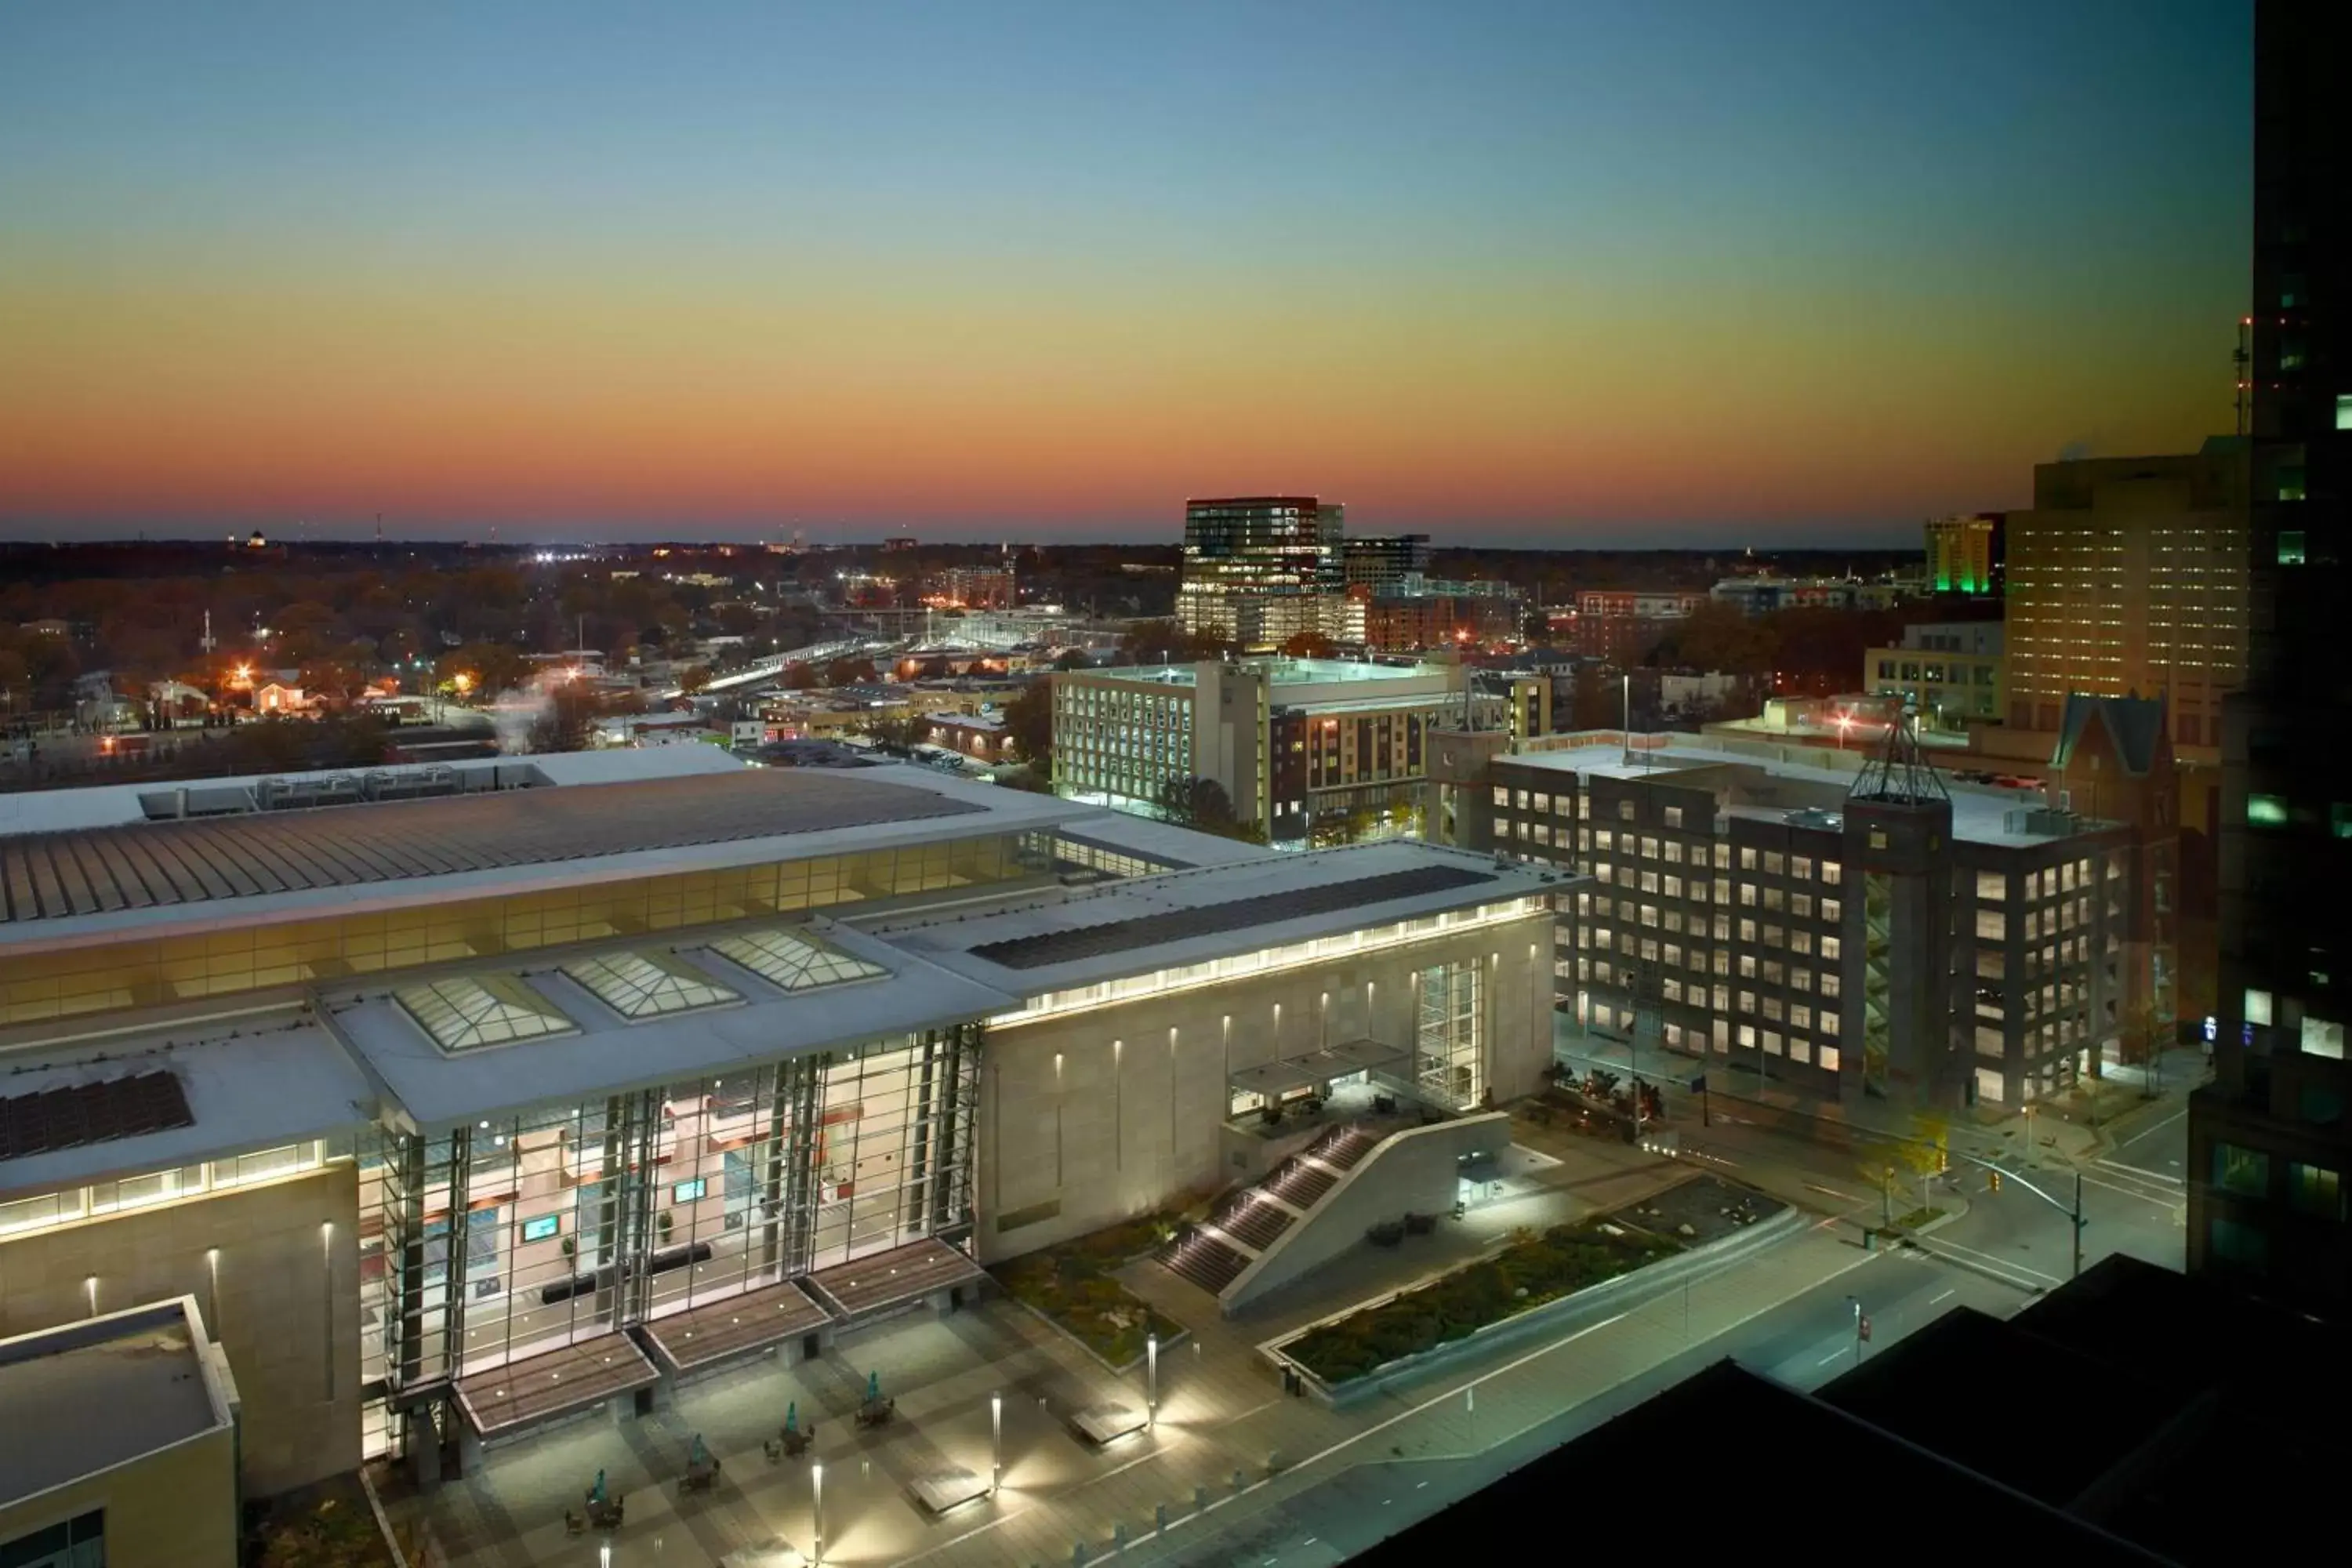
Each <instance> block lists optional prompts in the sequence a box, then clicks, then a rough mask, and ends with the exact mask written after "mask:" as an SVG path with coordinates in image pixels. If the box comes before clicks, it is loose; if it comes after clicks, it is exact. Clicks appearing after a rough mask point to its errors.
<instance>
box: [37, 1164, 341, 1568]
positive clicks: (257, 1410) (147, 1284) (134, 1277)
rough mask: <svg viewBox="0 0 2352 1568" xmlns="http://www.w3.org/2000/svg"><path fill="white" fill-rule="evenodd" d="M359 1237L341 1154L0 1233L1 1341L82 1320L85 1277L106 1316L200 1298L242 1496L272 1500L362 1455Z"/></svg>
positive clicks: (86, 1306)
mask: <svg viewBox="0 0 2352 1568" xmlns="http://www.w3.org/2000/svg"><path fill="white" fill-rule="evenodd" d="M329 1226H331V1227H332V1228H331V1229H329V1228H327V1227H329ZM358 1237H359V1181H358V1175H357V1172H356V1170H355V1168H354V1167H353V1166H352V1164H351V1163H349V1162H348V1161H344V1162H338V1163H332V1164H330V1165H327V1166H324V1167H322V1168H320V1169H318V1170H314V1171H309V1172H304V1173H300V1174H298V1175H291V1176H288V1177H285V1178H283V1179H282V1180H278V1181H265V1182H258V1183H256V1184H252V1185H250V1186H238V1187H229V1188H225V1189H222V1190H220V1191H216V1192H213V1193H209V1194H205V1195H204V1196H202V1197H197V1198H191V1199H189V1200H187V1201H185V1202H183V1203H171V1204H162V1205H156V1206H154V1207H152V1208H135V1209H128V1210H123V1211H120V1212H118V1213H114V1214H109V1215H100V1216H99V1217H97V1218H94V1219H89V1220H85V1221H82V1222H80V1223H79V1224H74V1225H62V1226H54V1227H51V1228H47V1229H41V1230H32V1231H26V1232H22V1233H19V1234H17V1235H15V1236H12V1237H8V1238H7V1239H6V1240H5V1241H0V1337H5V1336H7V1335H11V1334H21V1333H29V1332H31V1331H34V1330H37V1329H46V1328H52V1327H55V1326H56V1325H57V1324H59V1323H67V1322H72V1321H76V1320H78V1319H81V1318H86V1317H89V1316H90V1315H91V1300H90V1296H91V1285H90V1282H91V1281H92V1280H93V1279H95V1280H96V1281H97V1310H98V1311H100V1312H111V1311H116V1310H121V1309H122V1308H125V1307H131V1306H137V1305H139V1304H141V1303H142V1302H147V1301H157V1300H168V1299H169V1298H171V1297H174V1296H194V1298H195V1299H196V1303H197V1305H198V1307H199V1308H200V1309H201V1310H203V1313H204V1319H205V1329H206V1331H208V1332H210V1333H211V1335H212V1336H213V1338H214V1340H215V1342H218V1343H219V1344H220V1345H221V1347H222V1348H223V1350H225V1351H226V1352H227V1355H228V1363H229V1368H230V1371H231V1372H232V1373H233V1374H234V1375H235V1376H236V1386H237V1392H238V1394H239V1396H240V1397H241V1398H242V1400H243V1402H244V1430H243V1432H242V1434H241V1437H240V1447H241V1453H242V1456H243V1474H244V1481H245V1489H246V1492H247V1495H248V1496H254V1497H267V1496H269V1495H271V1494H273V1493H277V1492H281V1491H286V1490H288V1489H291V1488H294V1487H298V1486H302V1485H304V1484H306V1483H308V1482H310V1481H314V1480H318V1479H320V1478H322V1477H326V1476H331V1475H335V1474H338V1473H340V1472H341V1471H344V1470H348V1469H352V1468H356V1467H357V1466H358V1464H359V1462H360V1394H359V1383H360V1376H359V1373H360V1322H359V1311H358V1302H359V1295H360V1286H359V1249H358ZM215 1249H217V1250H218V1254H219V1257H218V1260H217V1264H218V1288H217V1292H215V1268H214V1259H213V1258H211V1257H210V1256H209V1255H210V1254H211V1253H212V1252H213V1251H214V1250H215ZM111 1560H112V1559H111V1557H110V1558H109V1561H111Z"/></svg>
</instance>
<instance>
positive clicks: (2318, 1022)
mask: <svg viewBox="0 0 2352 1568" xmlns="http://www.w3.org/2000/svg"><path fill="white" fill-rule="evenodd" d="M2299 1043H2300V1044H2301V1046H2302V1047H2303V1054H2304V1055H2305V1056H2307V1057H2326V1058H2329V1059H2330V1060H2332V1061H2339V1062H2340V1061H2342V1060H2343V1059H2344V1026H2343V1025H2341V1024H2338V1023H2336V1022H2334V1021H2333V1020H2331V1019H2326V1018H2315V1017H2313V1016H2311V1015H2310V1014H2308V1013H2306V1014H2305V1015H2304V1016H2303V1038H2302V1040H2301V1041H2300V1042H2299Z"/></svg>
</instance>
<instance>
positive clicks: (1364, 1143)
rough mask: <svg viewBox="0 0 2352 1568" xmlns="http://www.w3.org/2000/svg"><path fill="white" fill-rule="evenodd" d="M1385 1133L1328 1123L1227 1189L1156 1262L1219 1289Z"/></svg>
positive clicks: (1205, 1286) (1205, 1287)
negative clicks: (1243, 1183)
mask: <svg viewBox="0 0 2352 1568" xmlns="http://www.w3.org/2000/svg"><path fill="white" fill-rule="evenodd" d="M1385 1136H1386V1134H1385V1133H1381V1132H1376V1131H1372V1130H1371V1129H1370V1128H1366V1127H1360V1126H1357V1125H1355V1124H1354V1123H1352V1122H1343V1123H1341V1124H1340V1125H1339V1126H1336V1127H1333V1128H1331V1129H1329V1130H1328V1131H1325V1132H1324V1133H1323V1134H1322V1135H1321V1136H1320V1137H1318V1138H1317V1139H1316V1140H1315V1142H1312V1143H1310V1144H1308V1145H1307V1147H1306V1148H1304V1149H1302V1150H1300V1151H1299V1152H1297V1153H1296V1154H1293V1155H1291V1156H1290V1157H1289V1158H1288V1159H1286V1160H1285V1161H1283V1162H1282V1163H1281V1164H1279V1165H1276V1167H1275V1168H1274V1169H1273V1171H1271V1172H1270V1173H1267V1175H1266V1178H1265V1180H1264V1181H1262V1182H1260V1183H1258V1184H1256V1185H1255V1186H1254V1187H1244V1188H1243V1189H1242V1190H1241V1191H1239V1192H1237V1193H1234V1194H1231V1195H1229V1196H1228V1197H1226V1198H1225V1200H1224V1201H1223V1203H1220V1204H1219V1205H1217V1207H1216V1211H1215V1212H1214V1213H1213V1214H1212V1215H1210V1216H1209V1218H1208V1219H1207V1220H1206V1221H1204V1222H1203V1223H1202V1224H1201V1225H1198V1226H1194V1227H1193V1228H1192V1230H1191V1231H1189V1232H1187V1233H1186V1234H1185V1235H1182V1236H1180V1237H1177V1238H1176V1239H1175V1240H1173V1241H1171V1242H1170V1243H1168V1244H1167V1245H1166V1246H1164V1247H1161V1248H1160V1252H1159V1255H1158V1256H1159V1260H1160V1263H1161V1264H1162V1265H1164V1266H1165V1267H1166V1268H1168V1269H1170V1270H1171V1272H1173V1273H1174V1274H1176V1275H1177V1276H1178V1277H1179V1278H1181V1279H1188V1280H1190V1281H1192V1283H1193V1284H1195V1285H1198V1286H1199V1287H1200V1288H1201V1289H1203V1290H1206V1291H1207V1292H1208V1293H1209V1294H1210V1295H1212V1296H1219V1295H1222V1294H1223V1292H1224V1289H1225V1287H1226V1286H1228V1285H1230V1284H1232V1283H1233V1282H1234V1280H1235V1279H1238V1278H1240V1276H1241V1274H1242V1271H1243V1270H1244V1269H1246V1268H1248V1267H1249V1266H1250V1265H1251V1264H1252V1263H1253V1262H1255V1261H1256V1259H1257V1258H1258V1256H1259V1255H1260V1254H1262V1253H1264V1252H1265V1250H1266V1249H1267V1248H1269V1247H1273V1246H1275V1245H1276V1243H1278V1242H1279V1241H1280V1240H1281V1239H1282V1237H1284V1235H1285V1234H1286V1233H1287V1232H1288V1231H1289V1230H1290V1229H1291V1227H1292V1226H1296V1225H1297V1223H1298V1222H1299V1221H1300V1220H1301V1219H1303V1218H1305V1217H1306V1216H1307V1214H1308V1212H1309V1211H1310V1210H1312V1209H1313V1208H1314V1206H1315V1205H1316V1204H1317V1203H1318V1202H1320V1201H1321V1200H1322V1198H1323V1196H1324V1195H1325V1194H1328V1192H1330V1190H1331V1189H1332V1188H1333V1187H1336V1186H1338V1185H1339V1178H1340V1177H1342V1176H1344V1175H1346V1174H1347V1173H1348V1172H1349V1171H1350V1170H1352V1169H1353V1168H1354V1167H1355V1166H1356V1164H1357V1163H1359V1162H1360V1161H1361V1160H1362V1159H1363V1158H1364V1156H1365V1155H1367V1154H1369V1153H1370V1152H1372V1151H1373V1150H1375V1149H1377V1148H1379V1147H1380V1146H1381V1140H1382V1139H1383V1138H1384V1137H1385Z"/></svg>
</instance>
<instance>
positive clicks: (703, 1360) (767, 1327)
mask: <svg viewBox="0 0 2352 1568" xmlns="http://www.w3.org/2000/svg"><path fill="white" fill-rule="evenodd" d="M830 1321H832V1320H831V1319H830V1318H829V1317H828V1316H827V1315H826V1313H825V1310H824V1308H823V1307H820V1306H818V1305H817V1304H816V1303H815V1302H814V1301H812V1300H809V1299H808V1296H807V1294H806V1293H805V1292H803V1290H802V1289H801V1288H800V1287H799V1286H798V1285H795V1284H792V1283H790V1282H789V1281H788V1282H786V1283H784V1284H782V1285H771V1286H769V1287H768V1288H767V1289H764V1290H753V1291H751V1292H750V1293H748V1294H746V1295H741V1296H730V1297H728V1298H727V1299H726V1300H721V1301H713V1302H712V1303H711V1304H710V1305H709V1306H707V1307H697V1308H695V1309H693V1310H691V1311H685V1312H675V1313H672V1314H671V1315H670V1316H668V1317H667V1318H656V1319H655V1320H654V1321H652V1322H650V1323H647V1324H646V1339H647V1340H648V1341H650V1342H652V1344H653V1347H654V1353H655V1354H656V1355H657V1356H659V1357H660V1358H661V1359H662V1360H663V1361H665V1362H667V1363H669V1366H670V1368H671V1370H672V1371H675V1372H691V1371H693V1370H694V1369H695V1368H697V1367H700V1366H708V1365H709V1364H710V1363H713V1362H717V1361H724V1360H725V1359H726V1358H728V1357H729V1356H732V1355H740V1354H741V1353H742V1352H745V1351H754V1350H761V1349H764V1348H765V1347H767V1346H769V1345H772V1344H778V1343H781V1342H783V1341H785V1340H789V1339H791V1338H793V1336H794V1335H795V1334H807V1333H814V1332H815V1331H817V1330H819V1329H821V1328H824V1326H825V1325H826V1323H828V1322H830Z"/></svg>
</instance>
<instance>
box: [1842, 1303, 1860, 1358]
mask: <svg viewBox="0 0 2352 1568" xmlns="http://www.w3.org/2000/svg"><path fill="white" fill-rule="evenodd" d="M1846 1301H1847V1302H1848V1304H1850V1305H1851V1306H1852V1307H1853V1364H1854V1365H1856V1366H1860V1365H1861V1364H1862V1298H1861V1297H1859V1296H1848V1297H1847V1298H1846Z"/></svg>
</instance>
